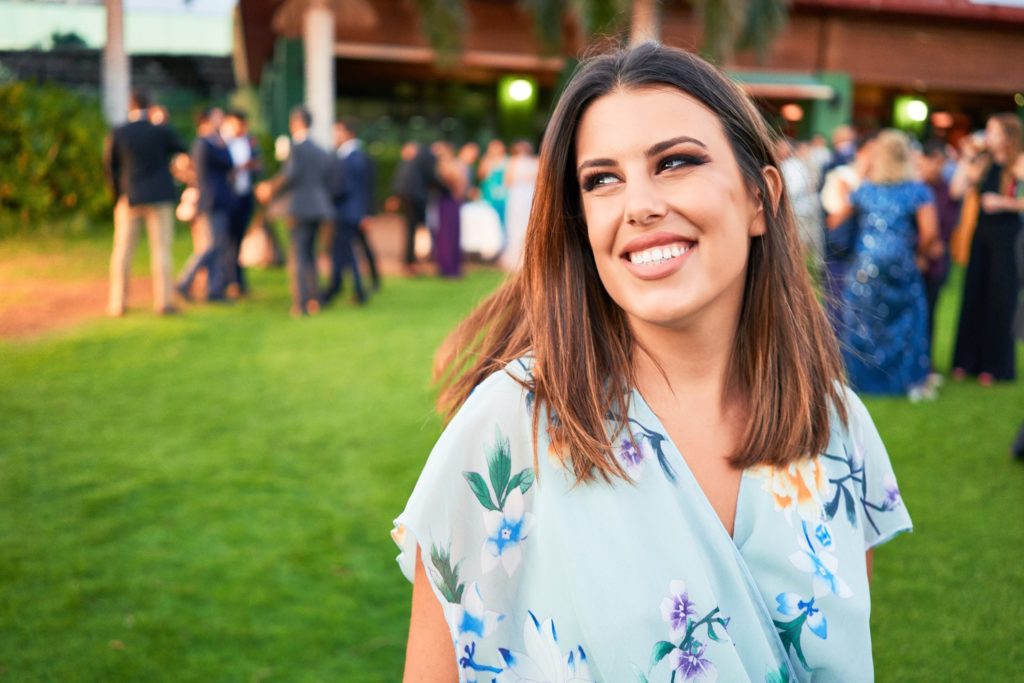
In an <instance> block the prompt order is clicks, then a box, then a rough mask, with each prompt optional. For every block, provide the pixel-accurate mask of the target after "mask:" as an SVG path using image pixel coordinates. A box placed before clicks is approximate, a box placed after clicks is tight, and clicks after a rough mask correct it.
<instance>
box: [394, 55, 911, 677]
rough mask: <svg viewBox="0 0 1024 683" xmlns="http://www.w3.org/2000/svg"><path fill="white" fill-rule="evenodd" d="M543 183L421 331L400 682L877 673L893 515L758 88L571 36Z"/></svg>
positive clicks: (898, 502) (405, 533)
mask: <svg viewBox="0 0 1024 683" xmlns="http://www.w3.org/2000/svg"><path fill="white" fill-rule="evenodd" d="M538 181H539V182H538V185H537V196H536V199H535V201H534V204H533V210H532V212H531V215H530V230H529V231H528V232H527V236H526V244H525V249H524V259H523V266H522V269H521V270H519V271H517V272H516V273H515V274H513V275H512V276H510V278H509V279H508V280H507V281H506V282H505V284H503V285H502V286H501V287H500V288H499V289H498V291H497V292H495V293H494V294H493V295H492V296H491V297H490V298H489V299H487V300H486V301H485V302H483V303H482V304H481V305H480V307H478V308H477V310H476V311H475V312H474V313H472V314H471V315H470V316H469V318H467V319H466V320H465V321H464V322H463V323H462V325H460V326H459V327H458V328H457V329H456V331H455V332H454V333H453V334H452V336H451V337H450V338H449V340H448V341H447V342H446V344H445V346H444V347H442V350H441V352H440V354H439V356H438V368H439V371H440V373H441V377H442V378H443V381H444V388H443V391H442V395H441V400H440V405H441V407H442V408H443V410H444V411H445V412H446V413H448V415H449V416H451V421H450V422H449V424H448V426H447V427H446V428H445V430H444V433H443V434H442V435H441V437H440V439H439V440H438V442H437V445H436V446H435V447H434V450H433V451H432V452H431V454H430V457H429V458H428V459H427V462H426V465H425V467H424V469H423V473H422V475H421V476H420V479H419V482H418V483H417V485H416V487H415V489H414V491H413V493H412V495H411V497H410V498H409V502H408V504H407V505H406V508H405V510H404V511H403V512H402V514H401V515H400V516H399V517H398V519H397V520H396V524H395V529H394V532H393V537H394V539H395V541H396V543H397V544H398V545H399V547H400V549H401V554H400V555H399V564H400V566H401V568H402V571H403V573H404V574H405V575H406V577H407V578H409V579H410V580H411V581H412V582H413V590H412V593H413V597H412V617H411V623H410V629H409V642H408V648H407V655H406V665H405V680H406V681H415V682H416V683H435V682H440V681H444V682H445V683H451V682H453V681H456V680H459V681H487V682H489V683H493V682H495V681H497V682H498V683H515V682H518V681H532V682H540V681H545V682H551V683H569V682H570V681H572V682H577V683H584V682H587V681H607V682H609V683H620V682H624V681H636V682H644V683H654V682H655V681H658V682H660V681H665V682H666V683H684V682H687V681H714V680H721V681H729V682H730V683H743V682H746V681H757V682H758V683H762V682H768V681H770V682H773V683H780V682H783V681H785V682H789V681H810V680H812V679H813V680H816V681H839V680H842V681H869V680H871V679H872V677H873V666H872V659H871V636H870V630H869V624H868V615H869V613H870V597H869V596H870V593H869V591H870V586H869V572H870V561H871V552H872V548H873V547H874V546H876V545H878V544H880V543H883V542H885V541H887V540H888V539H889V538H891V537H892V536H894V535H896V534H897V533H899V532H901V531H904V530H907V529H909V528H910V518H909V517H908V515H907V512H906V509H905V508H904V507H903V505H902V499H901V497H900V493H899V489H898V487H897V485H896V481H895V478H894V476H893V473H892V468H891V466H890V464H889V459H888V456H887V455H886V453H885V448H884V447H883V446H882V442H881V440H880V439H879V436H878V432H877V431H876V430H875V428H874V425H873V424H872V422H871V418H870V417H869V416H868V414H867V411H866V410H865V409H864V406H863V404H861V403H860V401H859V400H858V399H857V398H856V396H854V395H853V394H852V393H851V392H849V391H848V390H847V389H846V388H845V387H844V386H843V385H842V366H841V362H840V358H839V352H838V348H837V344H836V340H835V336H834V335H833V333H832V330H831V327H830V325H829V323H828V321H827V319H826V316H825V313H824V311H823V310H822V308H821V305H820V304H819V302H818V300H817V297H816V294H815V289H814V287H813V286H812V283H811V281H810V276H809V274H808V272H807V270H806V268H805V267H804V262H803V257H802V250H801V246H800V240H799V237H798V235H797V230H796V227H795V222H794V218H793V214H792V209H791V207H790V204H789V199H788V197H787V196H786V194H785V190H784V189H783V183H782V177H781V174H780V172H779V170H778V163H777V160H776V159H775V157H774V151H773V143H772V140H771V135H770V133H769V131H768V129H767V127H766V125H765V123H764V121H763V120H762V118H761V116H760V114H759V113H758V111H757V109H756V108H755V107H754V105H753V104H752V103H751V102H750V100H749V99H748V98H747V97H746V96H745V95H744V94H743V92H742V90H740V88H739V87H738V86H737V85H736V84H734V83H733V82H732V81H730V80H729V79H728V78H727V77H726V76H724V75H723V74H722V73H721V72H719V71H717V70H716V69H715V68H714V67H712V66H711V65H709V64H708V63H706V62H704V61H702V60H701V59H700V58H699V57H696V56H694V55H691V54H688V53H685V52H682V51H678V50H674V49H670V48H665V47H661V46H659V45H657V44H654V43H647V44H644V45H640V46H637V47H633V48H629V49H626V50H622V51H619V52H615V53H613V54H608V55H603V56H598V57H593V58H591V59H589V60H587V61H586V62H584V63H583V64H581V66H580V67H579V68H578V70H577V72H576V74H575V75H574V76H573V78H572V80H571V82H570V83H569V85H568V86H567V87H566V90H565V92H564V94H563V95H562V97H561V99H560V100H559V103H558V105H557V107H556V109H555V112H554V114H553V115H552V118H551V122H550V124H549V126H548V131H547V135H546V136H545V140H544V145H543V148H542V151H541V157H540V176H539V179H538Z"/></svg>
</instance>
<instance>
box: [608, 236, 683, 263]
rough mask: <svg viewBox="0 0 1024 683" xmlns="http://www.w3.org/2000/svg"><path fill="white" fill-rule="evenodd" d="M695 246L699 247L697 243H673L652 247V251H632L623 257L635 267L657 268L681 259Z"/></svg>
mask: <svg viewBox="0 0 1024 683" xmlns="http://www.w3.org/2000/svg"><path fill="white" fill-rule="evenodd" d="M695 246H697V244H696V242H685V241H681V242H673V243H672V244H665V245H662V246H660V247H651V248H650V249H643V250H640V251H630V252H627V253H626V254H624V255H623V256H624V257H625V258H627V259H628V260H629V262H630V263H632V264H633V265H637V266H643V265H655V266H656V265H659V264H661V263H664V262H665V261H671V260H672V259H675V258H679V257H680V256H682V255H683V254H685V253H687V252H688V251H690V250H691V249H692V248H693V247H695Z"/></svg>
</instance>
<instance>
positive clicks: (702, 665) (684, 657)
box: [668, 640, 718, 681]
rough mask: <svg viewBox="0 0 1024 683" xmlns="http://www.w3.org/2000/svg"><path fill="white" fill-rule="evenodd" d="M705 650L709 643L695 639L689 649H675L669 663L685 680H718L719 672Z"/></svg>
mask: <svg viewBox="0 0 1024 683" xmlns="http://www.w3.org/2000/svg"><path fill="white" fill-rule="evenodd" d="M705 650H707V645H705V644H704V643H702V642H700V641H697V640H695V641H693V645H692V646H691V647H690V648H689V649H687V650H682V649H677V650H673V651H672V654H670V655H669V659H668V661H669V664H670V665H671V666H672V668H673V669H674V670H675V671H677V672H678V673H679V674H680V676H682V679H683V680H684V681H691V680H698V679H699V680H705V681H714V680H717V678H718V672H717V671H716V670H715V665H714V664H712V663H711V660H710V659H705V658H704V651H705Z"/></svg>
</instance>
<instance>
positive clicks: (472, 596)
mask: <svg viewBox="0 0 1024 683" xmlns="http://www.w3.org/2000/svg"><path fill="white" fill-rule="evenodd" d="M452 616H453V619H452V623H453V624H454V625H455V628H456V631H457V636H456V640H455V651H456V652H457V653H459V668H460V669H461V670H462V674H461V679H462V680H465V681H470V682H472V681H476V680H477V674H478V673H481V672H483V673H485V674H492V675H493V674H496V673H499V672H500V671H501V668H500V667H495V666H488V665H485V664H481V663H480V662H477V661H476V655H477V640H478V639H480V640H482V639H484V638H487V637H489V636H490V635H492V634H493V633H494V631H495V630H496V629H497V628H498V624H500V623H501V621H502V620H503V619H504V618H505V616H504V615H503V614H499V613H497V612H493V611H490V610H487V609H485V608H484V601H483V596H482V595H481V593H480V586H479V585H478V584H476V583H473V584H471V585H470V586H469V590H466V591H464V592H463V596H462V603H461V604H458V605H455V606H454V613H453V615H452ZM484 680H490V677H489V676H485V678H484Z"/></svg>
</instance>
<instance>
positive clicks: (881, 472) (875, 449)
mask: <svg viewBox="0 0 1024 683" xmlns="http://www.w3.org/2000/svg"><path fill="white" fill-rule="evenodd" d="M846 397H847V400H846V405H847V409H848V411H849V416H848V423H847V424H848V427H849V429H848V439H847V444H848V448H847V457H848V458H849V462H850V473H851V475H852V476H851V481H852V482H857V483H858V486H857V487H856V489H858V490H857V491H856V495H858V496H859V497H860V503H861V504H860V506H859V508H860V513H861V518H862V522H863V525H862V529H863V532H864V547H865V549H866V550H868V549H871V548H873V547H875V546H876V545H881V544H882V543H885V542H887V541H889V540H890V539H892V538H893V537H894V536H896V535H898V534H900V533H902V532H904V531H910V530H911V529H912V528H913V524H912V523H911V521H910V514H909V513H908V512H907V508H906V506H905V505H904V504H903V498H902V496H901V495H900V487H899V484H897V482H896V475H895V473H894V472H893V468H892V462H891V461H890V460H889V454H888V453H887V452H886V450H885V445H884V444H883V443H882V438H881V436H879V434H878V429H877V428H876V427H875V423H874V421H872V419H871V415H869V414H868V409H867V407H865V405H864V403H863V402H862V401H861V400H860V397H858V396H857V395H856V394H855V393H854V392H853V391H851V390H849V389H847V391H846ZM858 475H859V476H858ZM858 480H859V481H858ZM851 488H852V487H851Z"/></svg>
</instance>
